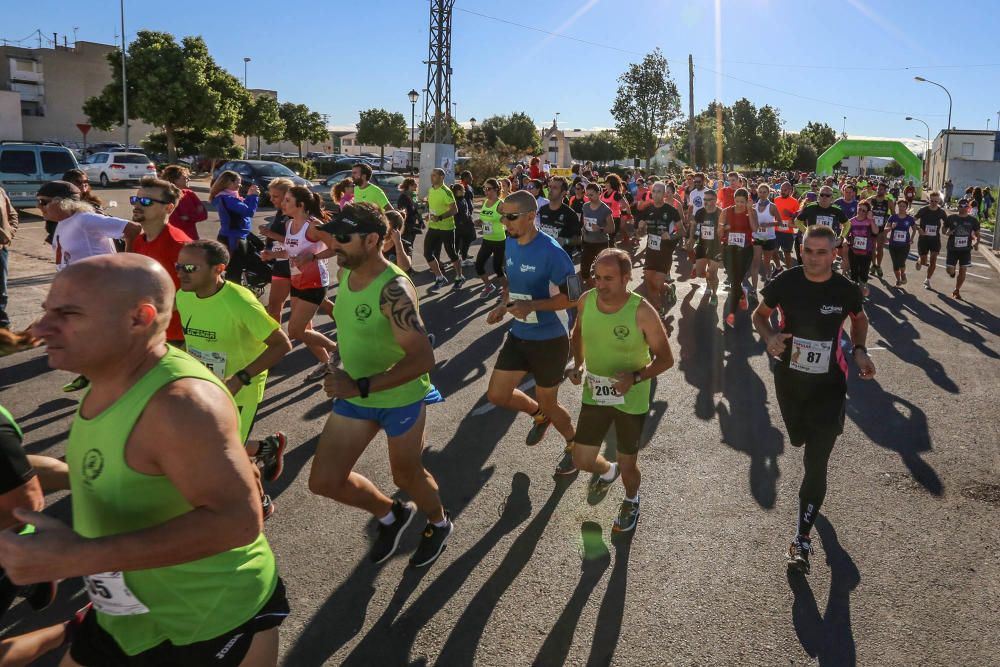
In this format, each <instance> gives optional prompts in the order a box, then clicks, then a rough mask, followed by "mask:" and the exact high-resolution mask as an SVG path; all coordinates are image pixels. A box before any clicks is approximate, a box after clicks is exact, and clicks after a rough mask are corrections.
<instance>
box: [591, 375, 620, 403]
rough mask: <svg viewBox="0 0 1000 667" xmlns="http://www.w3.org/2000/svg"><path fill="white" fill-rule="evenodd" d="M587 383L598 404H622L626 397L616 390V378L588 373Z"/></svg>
mask: <svg viewBox="0 0 1000 667" xmlns="http://www.w3.org/2000/svg"><path fill="white" fill-rule="evenodd" d="M587 383H588V384H589V385H590V393H591V394H592V395H593V397H594V402H595V403H597V404H598V405H622V404H623V403H625V397H624V396H622V395H621V394H619V393H618V392H617V391H616V390H615V379H614V378H607V377H602V376H600V375H594V374H592V373H587Z"/></svg>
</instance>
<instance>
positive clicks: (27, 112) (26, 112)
mask: <svg viewBox="0 0 1000 667" xmlns="http://www.w3.org/2000/svg"><path fill="white" fill-rule="evenodd" d="M21 115H22V116H44V115H45V109H43V108H42V105H41V103H39V102H28V101H26V100H21Z"/></svg>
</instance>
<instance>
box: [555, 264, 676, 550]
mask: <svg viewBox="0 0 1000 667" xmlns="http://www.w3.org/2000/svg"><path fill="white" fill-rule="evenodd" d="M631 272H632V259H631V257H629V254H628V253H627V252H625V251H624V250H619V249H617V248H608V249H606V250H604V251H602V252H601V254H600V255H598V256H597V259H596V260H595V261H594V275H595V279H594V280H595V283H596V287H594V289H592V290H589V291H588V292H586V293H585V294H584V295H583V296H582V297H581V298H580V303H581V304H582V305H581V307H580V315H579V317H577V319H576V323H575V325H574V327H573V362H574V365H573V370H572V371H571V372H570V375H569V378H570V381H571V382H573V384H580V383H581V382H582V380H583V377H584V373H583V369H584V365H585V364H586V369H587V374H586V378H587V382H586V384H585V385H584V387H583V405H582V406H581V408H580V418H579V419H578V420H577V425H576V437H575V444H574V446H573V463H574V465H575V466H576V467H577V468H578V469H580V470H585V471H587V472H591V473H593V474H595V475H597V476H598V477H597V479H595V480H594V482H593V483H592V485H591V491H592V493H593V494H594V495H596V496H597V497H603V496H604V495H605V494H606V493H607V492H608V488H609V487H610V486H611V485H612V484H613V483H614V481H615V480H616V479H618V477H619V476H621V478H622V483H623V484H624V485H625V499H624V500H622V504H621V508H620V509H619V511H618V516H617V517H616V518H615V522H614V525H613V526H612V530H614V531H615V532H629V531H632V530H634V529H635V524H636V521H637V520H638V518H639V483H640V481H641V476H640V473H639V465H638V458H639V444H640V443H639V441H640V438H641V436H642V427H643V425H644V424H645V421H646V414H647V413H648V412H649V395H650V380H651V379H652V378H654V377H656V376H657V375H659V374H660V373H662V372H663V371H665V370H667V369H668V368H670V367H671V366H673V365H674V358H673V355H672V354H671V352H670V343H669V342H668V341H667V332H666V330H665V329H664V328H663V322H662V321H661V320H660V318H659V317H658V316H657V313H656V311H655V310H653V307H652V306H651V305H650V304H649V303H648V302H647V301H646V300H645V299H643V298H642V297H641V296H639V295H638V294H636V293H635V292H632V291H631V290H629V288H628V282H629V279H630V278H631ZM612 426H614V428H615V434H616V437H617V440H616V442H617V446H618V456H617V461H616V462H615V463H610V462H609V461H608V460H607V459H605V458H604V457H603V456H601V453H600V450H601V444H602V443H603V442H604V438H605V436H606V435H607V434H608V431H609V430H610V429H611V427H612Z"/></svg>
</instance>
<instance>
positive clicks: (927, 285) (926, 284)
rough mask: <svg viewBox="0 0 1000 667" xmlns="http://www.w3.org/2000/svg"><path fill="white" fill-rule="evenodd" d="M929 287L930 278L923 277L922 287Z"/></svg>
mask: <svg viewBox="0 0 1000 667" xmlns="http://www.w3.org/2000/svg"><path fill="white" fill-rule="evenodd" d="M930 288H931V281H930V278H925V279H924V289H930Z"/></svg>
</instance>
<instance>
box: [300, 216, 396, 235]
mask: <svg viewBox="0 0 1000 667" xmlns="http://www.w3.org/2000/svg"><path fill="white" fill-rule="evenodd" d="M356 217H357V216H356ZM316 229H319V230H320V231H323V232H326V233H327V234H333V235H337V234H378V235H380V236H385V235H386V232H387V231H388V230H387V229H386V224H385V218H384V217H382V216H379V217H377V218H375V219H370V218H364V219H361V220H354V219H352V218H351V216H350V213H349V212H348V213H338V214H337V216H336V217H335V218H334V219H333V220H331V221H330V222H327V223H324V224H322V225H320V226H319V227H317V228H316Z"/></svg>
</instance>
